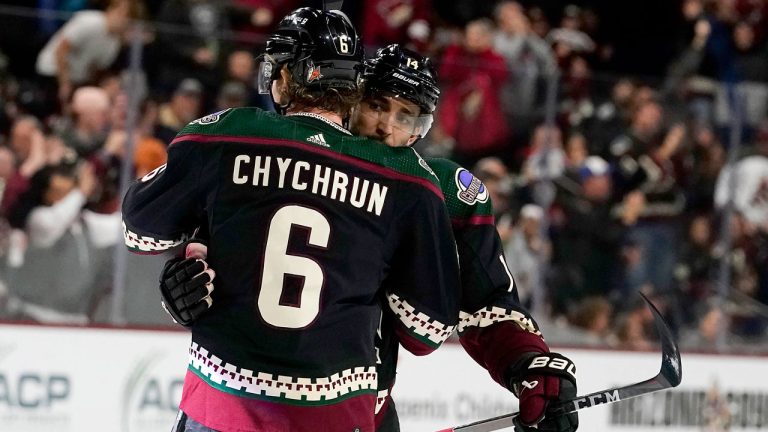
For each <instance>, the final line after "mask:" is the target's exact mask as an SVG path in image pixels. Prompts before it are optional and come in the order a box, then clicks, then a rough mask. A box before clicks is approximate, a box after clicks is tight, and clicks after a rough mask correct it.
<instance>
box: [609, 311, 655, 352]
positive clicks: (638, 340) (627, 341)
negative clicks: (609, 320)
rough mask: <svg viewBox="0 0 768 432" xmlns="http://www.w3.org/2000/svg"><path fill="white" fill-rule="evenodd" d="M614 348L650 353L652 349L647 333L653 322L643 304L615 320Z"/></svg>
mask: <svg viewBox="0 0 768 432" xmlns="http://www.w3.org/2000/svg"><path fill="white" fill-rule="evenodd" d="M616 321H617V329H616V343H617V345H616V348H618V349H622V350H629V351H650V350H653V349H654V344H653V342H652V341H651V338H650V335H649V333H648V325H649V324H650V323H651V322H652V321H653V317H652V316H650V311H649V310H648V308H647V307H646V306H645V304H639V305H637V306H635V307H634V308H632V309H630V310H629V311H627V312H624V313H623V314H621V315H619V317H618V318H617V319H616Z"/></svg>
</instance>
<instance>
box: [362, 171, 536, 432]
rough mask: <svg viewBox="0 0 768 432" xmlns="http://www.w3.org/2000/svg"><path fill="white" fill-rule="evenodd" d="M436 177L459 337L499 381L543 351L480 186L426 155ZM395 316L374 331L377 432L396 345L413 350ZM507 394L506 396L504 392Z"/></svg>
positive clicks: (387, 423)
mask: <svg viewBox="0 0 768 432" xmlns="http://www.w3.org/2000/svg"><path fill="white" fill-rule="evenodd" d="M426 161H427V163H428V165H429V167H430V168H431V169H432V170H433V171H434V173H435V175H436V176H437V177H438V178H439V180H440V186H441V188H442V191H443V194H444V196H445V203H446V206H447V207H448V212H449V214H450V216H451V224H452V226H453V234H454V237H455V239H456V248H457V250H458V253H459V263H460V269H461V286H462V292H461V312H460V320H459V325H458V332H459V341H460V342H461V344H462V346H463V347H464V349H465V350H466V351H467V353H468V354H469V355H470V356H471V357H472V358H473V359H474V360H475V361H476V362H477V363H478V364H480V365H481V366H482V367H483V368H485V369H487V370H488V372H489V373H490V375H491V377H492V378H493V379H494V380H496V381H497V382H499V383H500V384H501V385H504V386H505V385H506V384H505V383H504V374H505V372H506V370H507V368H508V367H509V366H510V365H511V364H512V363H513V362H514V361H515V360H516V358H517V356H519V355H520V354H522V353H526V352H549V348H548V347H547V344H546V343H545V342H544V339H543V338H542V336H541V333H540V332H539V330H538V328H537V326H536V323H535V322H534V321H533V319H532V318H531V316H530V314H529V313H528V312H527V311H526V310H525V308H523V307H522V306H521V305H520V300H519V298H518V295H517V289H516V288H515V282H514V278H513V277H512V275H511V274H510V272H509V268H508V267H507V264H506V261H505V257H504V253H503V251H502V244H501V239H500V238H499V234H498V231H496V225H495V222H494V217H493V209H492V205H491V198H490V196H489V193H488V190H487V189H486V188H485V185H483V183H482V182H481V181H480V180H479V179H478V178H477V177H475V176H473V175H472V173H470V172H469V171H468V170H466V169H465V168H462V167H461V166H460V165H458V164H456V163H455V162H452V161H450V160H448V159H436V158H427V159H426ZM396 324H397V320H396V319H394V318H393V317H392V316H388V315H386V314H385V316H384V318H383V320H382V325H381V328H380V330H379V337H380V339H379V340H378V341H377V343H378V344H379V346H380V347H379V356H380V359H381V361H380V364H379V395H378V398H377V406H376V414H377V417H376V421H377V431H379V432H387V431H388V430H389V428H391V427H394V424H393V421H394V420H393V419H392V416H394V415H395V413H394V412H391V409H390V406H389V405H390V392H391V388H392V386H393V385H394V383H395V374H396V371H395V369H396V366H397V351H398V346H399V345H402V346H403V347H405V348H406V349H408V350H409V351H411V352H413V353H415V354H419V351H418V347H415V348H416V349H414V347H412V346H411V343H410V339H409V338H403V337H401V336H400V335H399V334H398V333H399V331H398V330H397V327H396ZM510 396H511V395H510Z"/></svg>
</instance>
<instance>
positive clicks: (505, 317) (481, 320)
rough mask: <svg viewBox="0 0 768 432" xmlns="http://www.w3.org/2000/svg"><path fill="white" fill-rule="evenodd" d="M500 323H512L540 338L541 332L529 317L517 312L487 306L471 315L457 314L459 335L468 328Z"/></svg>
mask: <svg viewBox="0 0 768 432" xmlns="http://www.w3.org/2000/svg"><path fill="white" fill-rule="evenodd" d="M502 321H513V322H514V323H515V324H517V325H518V326H520V328H521V329H523V330H525V331H527V332H529V333H533V334H535V335H537V336H541V332H540V331H539V330H538V329H537V328H536V326H535V325H534V324H533V320H531V319H530V318H529V317H527V316H526V315H524V314H522V313H520V312H518V311H515V310H511V309H504V308H500V307H496V306H488V307H486V308H483V309H480V310H479V311H477V312H475V313H473V314H468V313H466V312H459V334H461V333H464V332H465V331H466V330H467V328H468V327H480V328H482V327H488V326H490V325H492V324H495V323H497V322H502Z"/></svg>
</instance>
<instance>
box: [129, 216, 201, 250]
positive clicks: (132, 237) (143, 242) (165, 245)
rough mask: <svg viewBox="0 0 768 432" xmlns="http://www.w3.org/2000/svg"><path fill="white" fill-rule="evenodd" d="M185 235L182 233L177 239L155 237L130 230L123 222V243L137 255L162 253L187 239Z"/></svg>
mask: <svg viewBox="0 0 768 432" xmlns="http://www.w3.org/2000/svg"><path fill="white" fill-rule="evenodd" d="M187 237H188V236H187V235H186V234H184V235H182V236H181V237H179V238H177V239H166V240H162V239H156V238H153V237H149V236H145V235H141V234H137V233H135V232H133V231H131V230H130V229H129V228H128V226H127V225H126V224H125V222H123V238H124V239H125V245H126V246H127V247H128V250H130V251H131V252H133V253H135V254H139V255H154V254H159V253H162V252H164V251H167V250H168V249H171V248H174V247H176V246H178V245H180V244H182V243H184V242H185V241H187Z"/></svg>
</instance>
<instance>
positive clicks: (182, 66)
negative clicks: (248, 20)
mask: <svg viewBox="0 0 768 432" xmlns="http://www.w3.org/2000/svg"><path fill="white" fill-rule="evenodd" d="M157 20H158V21H159V22H160V23H163V24H168V26H166V27H165V28H163V31H159V32H158V35H157V51H158V52H157V55H158V58H159V62H160V64H159V71H158V73H159V77H158V78H159V85H160V88H161V90H163V93H164V94H166V95H167V94H168V93H170V91H169V90H171V89H173V88H174V87H175V86H176V85H177V83H179V82H181V81H182V80H183V79H184V78H188V77H193V78H195V79H197V80H198V81H199V82H200V83H202V85H203V86H204V87H205V89H206V93H207V94H213V93H212V92H213V91H214V89H215V88H216V87H217V86H218V84H219V78H220V74H221V72H222V69H223V67H224V66H225V63H224V61H225V60H226V58H227V57H226V54H227V51H228V50H229V47H228V46H227V44H226V43H225V41H224V40H223V39H222V35H223V34H225V33H226V32H227V31H228V30H229V28H230V24H229V18H228V13H227V6H226V2H219V1H213V0H167V1H165V2H164V3H163V7H162V9H161V10H160V12H159V13H158V15H157ZM161 28H162V27H161Z"/></svg>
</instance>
